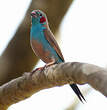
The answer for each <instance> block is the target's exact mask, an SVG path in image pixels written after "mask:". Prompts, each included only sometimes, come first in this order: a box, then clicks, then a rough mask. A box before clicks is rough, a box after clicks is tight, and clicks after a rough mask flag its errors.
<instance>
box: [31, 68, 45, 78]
mask: <svg viewBox="0 0 107 110" xmlns="http://www.w3.org/2000/svg"><path fill="white" fill-rule="evenodd" d="M44 68H45V67H39V68H36V69H35V70H33V71H32V72H31V76H32V75H33V74H34V73H35V72H36V71H43V70H44Z"/></svg>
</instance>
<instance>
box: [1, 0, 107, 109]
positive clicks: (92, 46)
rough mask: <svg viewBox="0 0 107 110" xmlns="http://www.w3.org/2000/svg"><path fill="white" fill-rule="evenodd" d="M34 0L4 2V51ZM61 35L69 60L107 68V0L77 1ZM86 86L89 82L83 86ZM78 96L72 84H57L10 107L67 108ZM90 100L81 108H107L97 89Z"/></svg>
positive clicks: (2, 26)
mask: <svg viewBox="0 0 107 110" xmlns="http://www.w3.org/2000/svg"><path fill="white" fill-rule="evenodd" d="M30 2H31V0H9V1H7V0H1V1H0V14H1V16H0V30H1V31H0V36H1V37H0V54H2V52H3V50H4V49H5V47H6V45H7V44H8V42H9V41H10V39H11V38H12V36H13V35H14V33H15V31H16V29H17V26H18V25H19V24H20V22H21V20H22V19H23V17H24V15H25V11H26V10H27V8H28V6H29V4H30ZM60 36H61V41H60V43H59V45H60V47H61V50H62V53H63V55H64V58H65V60H66V61H79V62H86V63H91V64H95V65H98V66H101V67H107V58H106V57H107V52H106V47H107V0H74V2H73V5H72V6H71V7H70V8H69V11H68V12H67V14H66V16H65V17H64V19H63V22H62V24H61V26H60ZM41 64H42V65H43V63H42V62H40V63H39V64H38V66H39V65H41ZM79 87H80V86H79ZM84 87H86V85H83V86H82V87H80V88H81V89H82V88H84ZM74 97H75V94H74V93H73V91H72V90H71V88H70V87H69V86H68V85H65V86H63V87H54V88H51V89H45V90H42V91H40V92H38V93H36V94H34V95H33V96H32V97H31V98H29V99H27V100H24V101H21V102H19V103H17V104H14V105H12V106H11V107H10V108H9V110H23V109H25V110H35V109H37V110H43V109H44V110H64V109H65V108H67V107H68V106H69V105H70V104H72V103H73V100H74ZM86 100H87V103H86V104H81V103H80V104H79V106H78V107H77V110H90V109H91V110H96V109H97V110H101V109H103V110H106V109H107V99H106V98H105V97H104V96H103V95H101V94H100V93H99V92H97V91H95V90H92V91H91V92H90V93H89V94H88V95H87V96H86ZM102 107H103V108H102Z"/></svg>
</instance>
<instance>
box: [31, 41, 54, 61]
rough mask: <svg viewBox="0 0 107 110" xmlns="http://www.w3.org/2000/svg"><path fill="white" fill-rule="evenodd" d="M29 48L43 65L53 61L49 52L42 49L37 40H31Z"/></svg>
mask: <svg viewBox="0 0 107 110" xmlns="http://www.w3.org/2000/svg"><path fill="white" fill-rule="evenodd" d="M31 47H32V49H33V51H34V53H35V54H36V55H37V56H38V57H39V58H40V59H41V60H43V61H44V62H45V63H49V62H51V61H53V58H52V56H51V53H50V51H48V50H47V49H44V47H43V44H42V43H40V42H38V41H37V40H31Z"/></svg>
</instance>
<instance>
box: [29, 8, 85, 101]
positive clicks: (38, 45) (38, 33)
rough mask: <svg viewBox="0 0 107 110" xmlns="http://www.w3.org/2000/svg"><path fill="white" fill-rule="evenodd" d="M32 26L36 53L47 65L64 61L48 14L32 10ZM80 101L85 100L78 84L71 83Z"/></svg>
mask: <svg viewBox="0 0 107 110" xmlns="http://www.w3.org/2000/svg"><path fill="white" fill-rule="evenodd" d="M31 18H32V26H31V32H30V43H31V47H32V49H33V51H34V53H35V54H36V55H37V56H38V57H39V58H40V59H41V60H43V61H44V62H45V63H46V66H45V67H47V66H50V65H53V64H58V63H61V62H64V57H63V55H62V53H61V50H60V48H59V46H58V44H57V42H56V40H55V38H54V35H53V33H52V32H51V30H50V28H49V25H48V20H47V17H46V14H45V13H44V12H42V11H41V10H34V11H32V12H31ZM70 87H71V88H72V89H73V91H74V92H75V93H76V95H77V96H78V98H79V99H80V101H83V100H84V101H85V98H84V96H83V95H82V93H81V92H80V90H79V88H78V86H77V85H76V84H70Z"/></svg>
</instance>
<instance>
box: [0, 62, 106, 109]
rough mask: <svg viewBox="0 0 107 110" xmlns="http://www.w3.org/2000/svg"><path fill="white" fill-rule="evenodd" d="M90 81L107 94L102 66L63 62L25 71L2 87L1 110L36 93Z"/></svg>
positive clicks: (0, 92) (94, 86) (0, 88)
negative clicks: (43, 68) (41, 69)
mask: <svg viewBox="0 0 107 110" xmlns="http://www.w3.org/2000/svg"><path fill="white" fill-rule="evenodd" d="M72 83H77V84H85V83H88V84H89V85H91V86H92V87H93V88H95V89H96V90H98V91H100V92H101V93H102V94H103V95H105V96H107V87H106V86H105V85H107V71H106V70H104V69H103V68H101V67H98V66H95V65H92V64H86V63H79V62H73V63H70V62H69V63H61V64H56V65H53V66H51V67H48V68H46V69H45V70H44V71H42V72H41V71H36V72H35V73H34V74H32V73H31V72H29V73H25V74H24V75H23V76H21V77H19V78H16V79H14V80H12V81H10V82H8V83H6V84H4V85H3V86H1V87H0V110H6V109H7V108H8V107H9V106H10V105H12V104H14V103H17V102H19V101H21V100H24V99H26V98H28V97H30V96H31V95H33V94H34V93H36V92H38V91H40V90H43V89H46V88H51V87H55V86H62V85H64V84H72Z"/></svg>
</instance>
